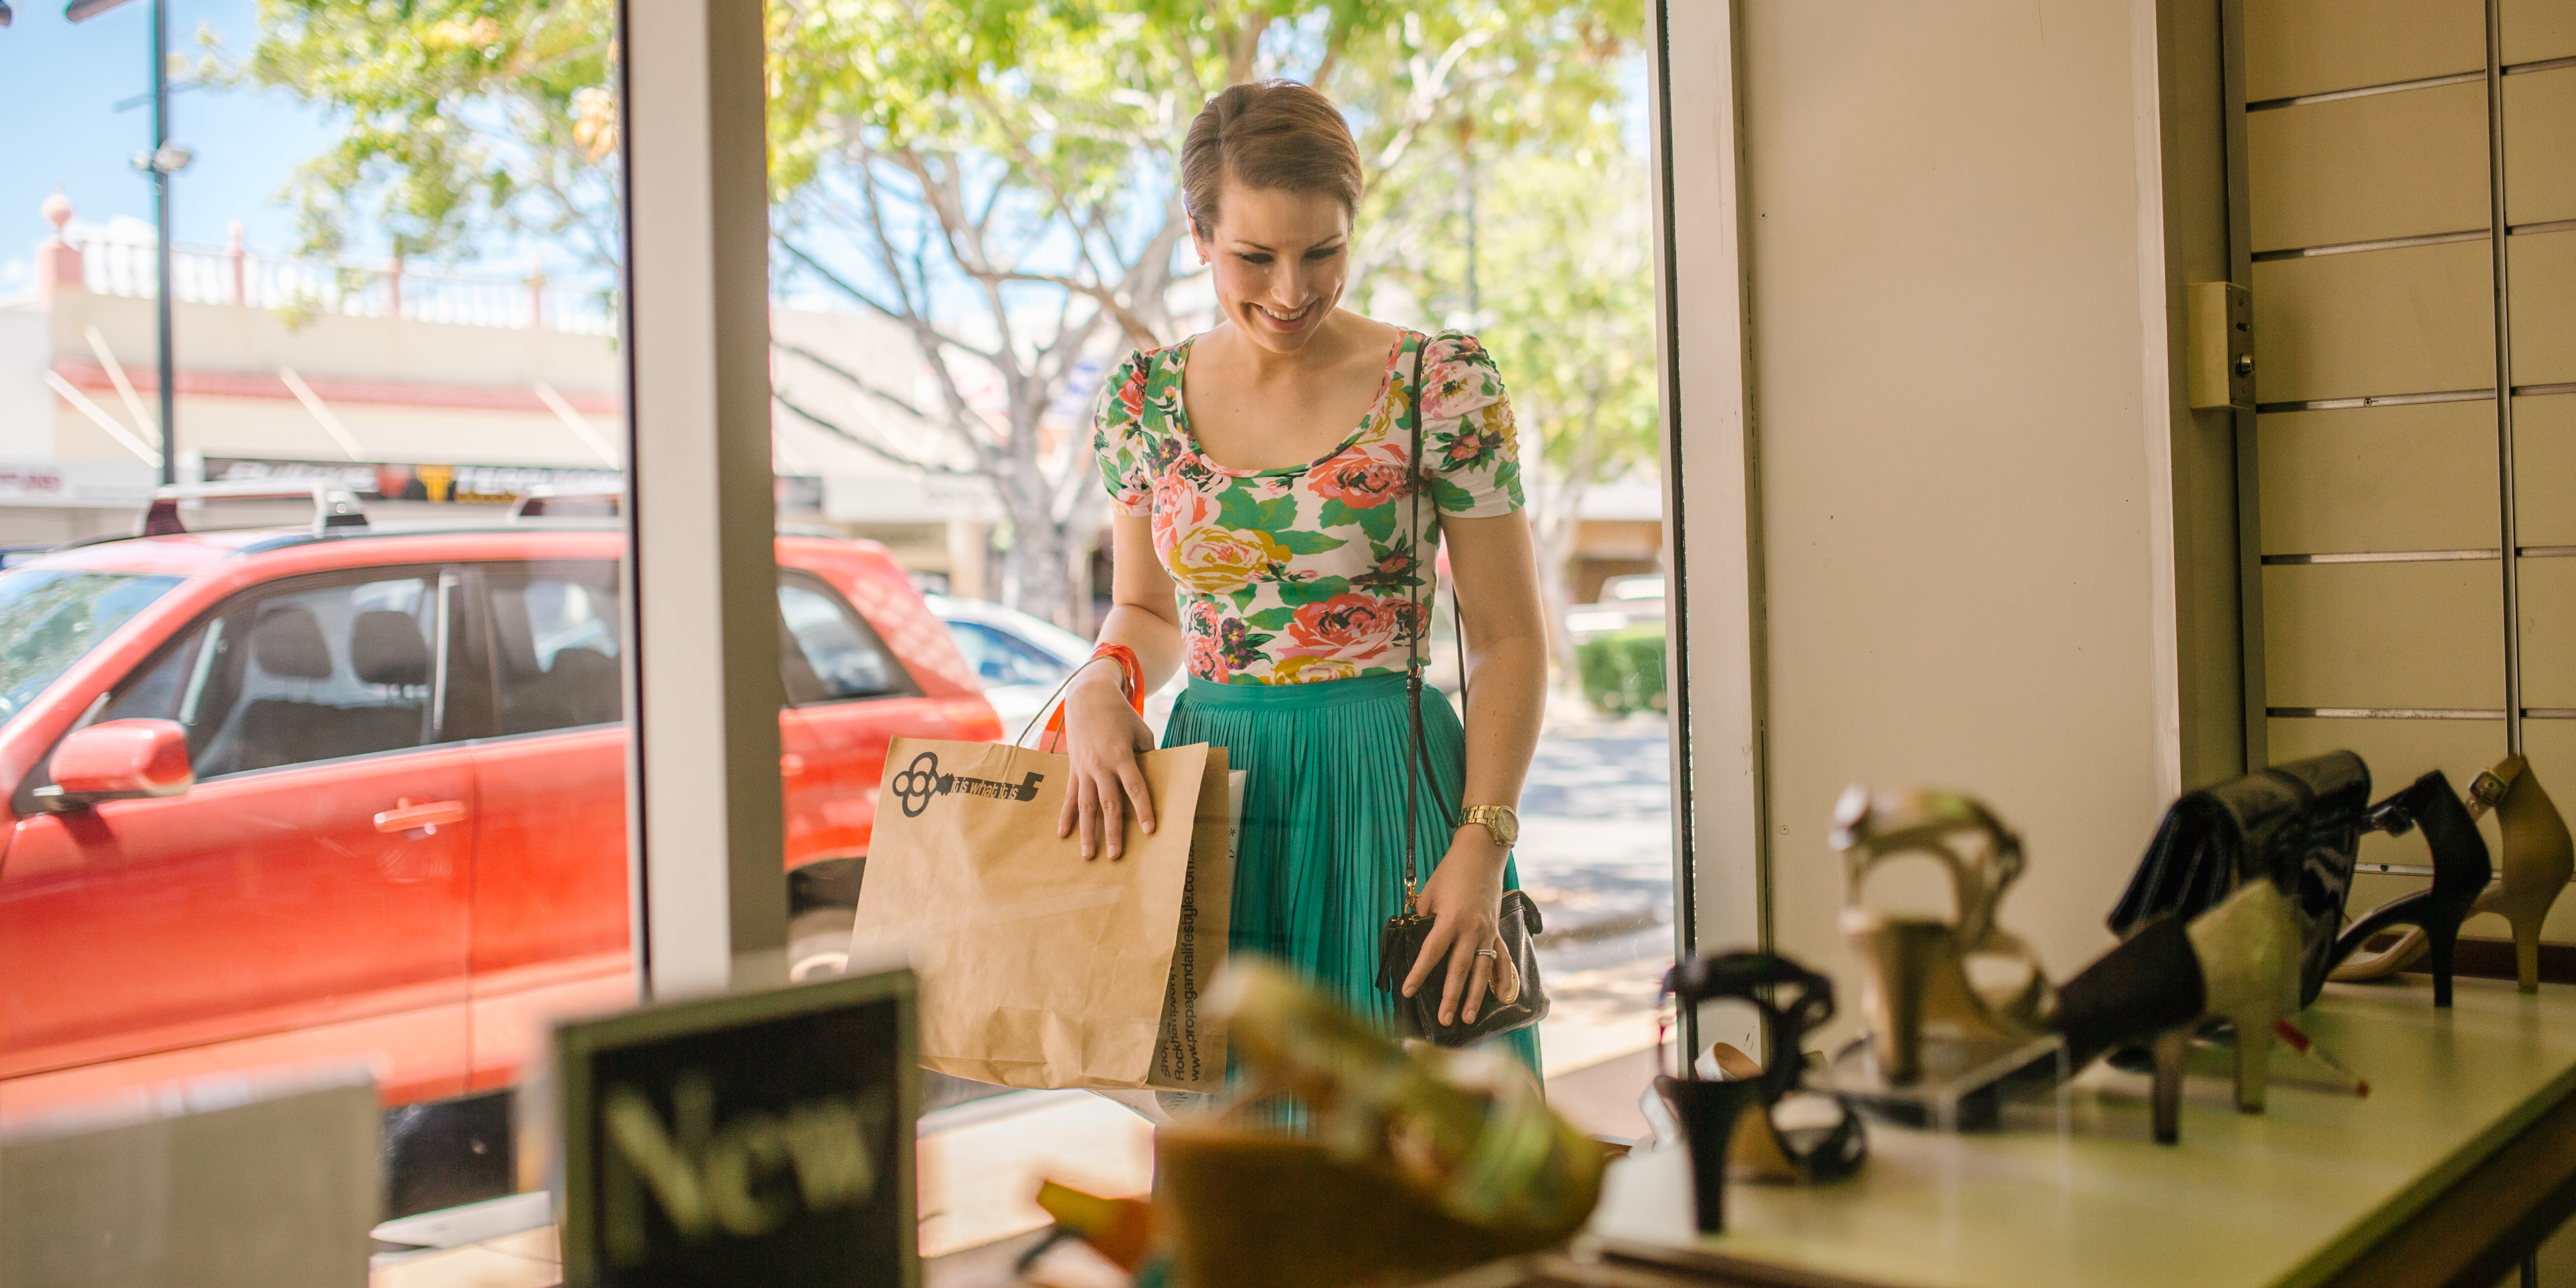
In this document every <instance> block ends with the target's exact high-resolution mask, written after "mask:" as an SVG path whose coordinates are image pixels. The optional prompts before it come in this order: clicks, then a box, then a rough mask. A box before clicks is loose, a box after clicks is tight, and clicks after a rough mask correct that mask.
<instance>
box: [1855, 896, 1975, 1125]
mask: <svg viewBox="0 0 2576 1288" xmlns="http://www.w3.org/2000/svg"><path fill="white" fill-rule="evenodd" d="M1863 943H1864V946H1865V948H1866V950H1867V954H1868V956H1869V958H1870V962H1871V965H1872V966H1873V967H1875V970H1874V971H1873V972H1872V974H1873V978H1872V979H1871V981H1870V984H1871V986H1872V987H1871V989H1870V1002H1871V1005H1870V1011H1871V1012H1872V1014H1871V1016H1870V1018H1871V1019H1872V1020H1873V1021H1875V1023H1873V1025H1872V1032H1871V1034H1870V1039H1871V1045H1872V1047H1873V1048H1875V1049H1876V1051H1877V1053H1878V1058H1879V1061H1880V1072H1881V1073H1882V1075H1883V1076H1885V1077H1886V1079H1887V1081H1888V1083H1889V1084H1890V1085H1893V1086H1904V1085H1906V1084H1909V1083H1913V1082H1916V1081H1919V1080H1921V1078H1922V1077H1923V1012H1924V1004H1923V1003H1924V996H1925V994H1927V993H1929V992H1930V991H1931V987H1932V977H1933V973H1934V972H1935V971H1936V970H1938V969H1939V968H1940V966H1941V965H1942V963H1943V962H1944V961H1945V960H1946V959H1947V958H1949V957H1955V956H1956V955H1957V947H1956V944H1957V940H1956V939H1955V937H1954V936H1953V935H1952V933H1951V930H1950V928H1949V927H1948V926H1943V925H1939V924H1936V923H1932V922H1921V921H1891V922H1882V923H1880V924H1879V925H1878V926H1877V927H1875V928H1874V929H1872V930H1871V931H1870V932H1869V933H1868V934H1867V935H1866V936H1864V937H1863Z"/></svg>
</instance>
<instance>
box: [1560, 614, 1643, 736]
mask: <svg viewBox="0 0 2576 1288" xmlns="http://www.w3.org/2000/svg"><path fill="white" fill-rule="evenodd" d="M1574 658H1575V663H1576V668H1577V670H1579V671H1580V672H1581V676H1582V680H1583V700H1584V701H1586V702H1589V703H1591V704H1592V706H1593V708H1594V709H1595V710H1597V711H1600V712H1601V713H1602V714H1604V715H1613V716H1624V715H1627V714H1628V713H1630V712H1632V711H1661V710H1663V709H1664V705H1665V698H1664V630H1663V627H1661V626H1631V627H1629V628H1628V629H1626V630H1623V631H1620V632H1618V633H1617V634H1614V635H1604V636H1602V637H1601V638H1599V639H1594V640H1585V641H1584V642H1583V643H1581V644H1578V645H1576V646H1575V650H1574Z"/></svg>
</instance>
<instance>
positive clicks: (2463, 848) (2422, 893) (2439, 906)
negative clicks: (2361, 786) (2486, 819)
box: [2334, 769, 2495, 1006]
mask: <svg viewBox="0 0 2576 1288" xmlns="http://www.w3.org/2000/svg"><path fill="white" fill-rule="evenodd" d="M2369 827H2370V828H2371V830H2373V831H2378V832H2386V833H2388V834H2389V835H2390V836H2404V835H2406V833H2407V832H2408V831H2409V830H2411V829H2414V828H2418V827H2420V828H2423V829H2424V841H2425V843H2426V844H2428V845H2430V846H2431V847H2432V849H2433V884H2432V885H2431V886H2430V887H2428V888H2426V889H2422V890H2418V891H2415V892H2414V893H2412V894H2405V895H2399V896H2398V897H2397V898H2394V899H2391V900H2389V901H2388V902H2386V903H2383V904H2381V905H2379V906H2378V907H2376V908H2373V909H2371V910H2370V913H2369V915H2367V916H2365V917H2363V918H2362V919H2361V920H2359V921H2356V922H2354V923H2352V928H2351V929H2349V930H2346V931H2344V932H2343V937H2342V938H2340V939H2337V940H2336V941H2335V946H2334V960H2335V961H2338V962H2340V961H2342V960H2343V959H2344V958H2346V957H2349V956H2351V955H2353V954H2354V953H2356V952H2359V951H2360V950H2361V948H2362V946H2363V945H2365V944H2367V943H2369V942H2370V937H2371V936H2373V935H2376V934H2378V933H2380V932H2381V931H2383V930H2388V929H2390V928H2392V927H2396V926H2415V927H2418V928H2420V929H2422V930H2423V932H2424V938H2425V940H2426V941H2427V943H2428V944H2429V945H2430V946H2431V948H2432V950H2433V951H2432V955H2433V1005H2435V1006H2449V1005H2450V1004H2451V962H2452V958H2453V956H2454V954H2455V953H2456V952H2457V950H2458V948H2459V944H2460V923H2461V922H2464V921H2466V920H2468V919H2469V914H2470V913H2471V912H2472V911H2474V910H2475V909H2476V906H2477V902H2478V896H2479V895H2481V894H2484V893H2485V892H2486V888H2487V881H2488V879H2489V878H2491V877H2493V876H2494V875H2495V867H2494V865H2493V864H2491V863H2489V862H2488V861H2487V842H2486V838H2485V837H2482V836H2480V835H2478V825H2477V823H2476V821H2475V820H2473V819H2471V818H2470V817H2469V811H2468V808H2467V807H2466V806H2464V805H2462V804H2460V798H2459V796H2458V794H2457V793H2454V792H2453V791H2452V790H2451V780H2450V779H2448V778H2445V777H2443V776H2442V771H2441V770H2438V769H2436V770H2434V771H2432V772H2431V773H2428V774H2426V775H2424V776H2423V777H2422V778H2418V779H2416V780H2415V782H2414V783H2413V785H2411V786H2409V787H2407V788H2406V790H2404V791H2401V792H2399V793H2397V794H2396V795H2394V796H2391V797H2389V798H2388V799H2387V800H2384V801H2381V802H2380V803H2378V804H2376V805H2373V806H2371V807H2370V818H2369Z"/></svg>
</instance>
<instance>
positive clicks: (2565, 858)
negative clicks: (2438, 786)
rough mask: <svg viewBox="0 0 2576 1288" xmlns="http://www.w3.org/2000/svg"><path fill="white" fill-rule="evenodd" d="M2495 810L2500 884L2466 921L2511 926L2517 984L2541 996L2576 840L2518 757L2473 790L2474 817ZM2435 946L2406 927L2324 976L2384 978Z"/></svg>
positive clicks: (2574, 867) (2575, 864)
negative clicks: (2550, 928)
mask: <svg viewBox="0 0 2576 1288" xmlns="http://www.w3.org/2000/svg"><path fill="white" fill-rule="evenodd" d="M2490 809H2492V810H2494V811H2495V814H2496V825H2497V827H2498V828H2499V829H2500V830H2501V831H2502V832H2503V833H2504V845H2503V855H2502V857H2503V860H2504V861H2503V863H2502V864H2501V865H2500V866H2501V868H2502V878H2501V879H2500V880H2498V881H2497V882H2496V883H2495V884H2494V885H2491V886H2488V887H2487V888H2486V889H2485V890H2483V891H2480V892H2479V894H2478V900H2477V902H2476V903H2475V904H2473V905H2471V907H2470V912H2469V915H2471V916H2475V915H2477V914H2478V913H2481V912H2492V913H2495V914H2497V915H2499V916H2501V917H2503V918H2504V919H2505V921H2506V922H2507V923H2508V924H2509V925H2511V926H2512V927H2513V967H2514V978H2515V980H2516V982H2518V983H2519V984H2520V985H2521V987H2522V991H2523V992H2526V993H2536V992H2539V991H2540V930H2541V926H2542V924H2543V923H2545V922H2547V921H2548V920H2549V909H2550V905H2552V904H2554V903H2556V902H2557V901H2558V892H2559V891H2561V890H2563V889H2565V888H2566V887H2567V880H2568V877H2569V876H2570V875H2571V874H2576V842H2571V840H2570V838H2569V836H2568V833H2567V823H2566V820H2564V819H2563V818H2561V817H2560V816H2559V814H2558V806H2557V805H2555V804H2554V803H2552V802H2551V801H2550V799H2549V793H2548V792H2546V791H2544V790H2542V789H2541V786H2540V780H2539V778H2538V777H2536V776H2535V775H2533V773H2532V772H2531V767H2530V765H2529V764H2528V763H2527V762H2526V761H2525V760H2524V759H2523V758H2522V757H2520V756H2507V757H2505V758H2504V759H2503V760H2500V761H2497V762H2496V765H2495V768H2493V769H2489V770H2487V771H2485V772H2483V773H2481V774H2479V775H2478V776H2477V778H2476V780H2475V781H2473V782H2471V783H2470V784H2469V801H2468V810H2469V817H2471V818H2477V817H2479V816H2481V815H2483V814H2485V813H2486V812H2487V811H2488V810H2490ZM2431 946H2432V944H2431V940H2429V939H2428V938H2427V937H2426V936H2425V934H2424V931H2423V929H2422V928H2421V927H2417V926H2409V927H2407V928H2406V931H2405V933H2404V934H2402V935H2400V936H2398V939H2397V942H2395V943H2393V944H2390V945H2389V946H2388V947H2386V948H2383V949H2381V950H2379V951H2378V952H2375V953H2370V954H2368V955H2357V956H2355V957H2353V958H2352V959H2351V960H2349V961H2347V962H2345V963H2344V964H2343V965H2341V966H2337V967H2335V969H2334V973H2333V974H2332V975H2329V976H2327V978H2329V979H2332V980H2336V981H2338V982H2343V983H2354V982H2358V981H2362V980H2373V979H2384V978H2386V977H2388V976H2390V975H2394V974H2396V973H2397V972H2399V971H2402V970H2404V969H2406V968H2407V967H2409V966H2412V965H2414V964H2415V963H2416V962H2417V961H2420V960H2422V958H2423V956H2424V954H2425V952H2426V950H2427V949H2429V948H2430V947H2431Z"/></svg>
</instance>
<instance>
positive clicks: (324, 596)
mask: <svg viewBox="0 0 2576 1288" xmlns="http://www.w3.org/2000/svg"><path fill="white" fill-rule="evenodd" d="M447 599H448V593H447V589H446V588H444V587H443V586H442V582H441V578H440V576H439V574H438V573H437V572H435V571H431V570H419V571H412V570H406V572H405V574H404V575H402V576H395V577H384V576H381V575H380V576H378V577H377V578H374V579H370V580H364V581H339V582H336V583H326V584H320V585H316V584H314V583H311V582H302V583H290V584H289V585H287V586H285V587H282V588H262V589H260V590H257V591H253V592H251V593H249V594H246V595H243V596H241V597H239V598H237V599H235V600H233V601H232V602H231V603H228V604H226V605H225V606H224V607H223V608H222V609H221V610H219V611H218V612H217V613H216V614H215V615H214V616H213V617H211V618H208V619H207V620H206V621H204V622H203V623H201V624H199V625H198V626H197V627H196V628H195V629H193V630H192V631H190V632H189V633H188V634H187V635H185V636H184V637H182V639H181V640H180V641H179V643H178V644H177V645H176V646H175V647H173V648H170V649H167V650H165V651H164V652H163V653H162V655H161V656H160V657H159V658H157V659H156V660H155V661H154V662H153V663H152V664H151V665H150V666H149V667H148V668H147V669H146V670H144V671H143V672H142V673H141V674H140V675H138V676H136V677H135V678H134V679H133V680H132V681H131V682H130V683H128V684H127V685H126V686H125V688H124V690H123V691H122V692H120V693H119V694H118V695H117V696H116V699H115V701H114V702H112V703H111V704H110V705H109V706H108V708H107V710H106V711H105V712H104V713H102V716H101V718H102V719H107V720H125V719H155V720H176V721H178V722H179V723H180V724H182V725H184V726H186V727H187V730H188V752H189V758H190V760H191V761H192V762H193V763H194V765H195V767H196V771H197V777H198V778H200V779H208V778H219V777H222V776H223V775H225V774H236V773H243V772H246V771H249V770H254V769H274V768H277V767H279V766H281V765H294V764H302V763H305V762H307V761H315V760H335V759H338V758H340V757H343V756H364V755H372V754H374V753H376V752H382V751H398V750H401V749H403V748H406V747H419V746H424V745H427V744H429V743H434V742H440V741H444V740H446V739H448V738H450V737H453V736H455V735H454V732H453V731H451V730H449V729H448V728H447V727H446V721H445V720H444V718H443V711H442V703H441V701H440V699H441V697H442V696H443V694H442V684H443V682H444V680H445V677H446V674H447V668H446V667H445V666H442V665H440V664H439V659H438V656H437V650H438V648H439V647H440V644H441V643H442V640H443V636H444V632H442V631H441V630H440V629H439V626H438V623H439V608H440V605H441V604H442V603H445V602H447Z"/></svg>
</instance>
